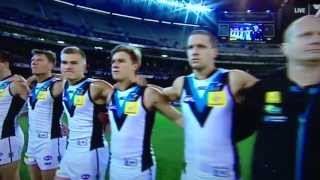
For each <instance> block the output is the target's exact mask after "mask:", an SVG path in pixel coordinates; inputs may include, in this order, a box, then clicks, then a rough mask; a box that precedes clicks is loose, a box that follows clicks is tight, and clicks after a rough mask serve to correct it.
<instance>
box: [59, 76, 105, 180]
mask: <svg viewBox="0 0 320 180" xmlns="http://www.w3.org/2000/svg"><path fill="white" fill-rule="evenodd" d="M93 81H94V80H93V79H87V78H84V79H82V80H80V81H79V82H78V83H76V84H73V85H71V84H69V83H68V82H66V83H65V87H64V92H63V106H64V109H65V112H66V114H67V117H68V127H69V136H68V147H67V151H66V153H65V155H64V157H63V158H62V161H61V164H60V169H59V170H58V172H57V175H58V176H59V177H67V178H70V179H72V180H73V179H77V180H78V179H104V178H105V171H106V168H107V165H108V159H109V158H108V156H109V152H108V147H107V143H106V141H105V139H104V136H103V123H102V122H101V121H100V119H99V115H101V113H106V108H105V107H106V105H105V104H103V105H98V104H95V103H94V102H93V101H92V99H91V96H90V84H91V83H92V82H93Z"/></svg>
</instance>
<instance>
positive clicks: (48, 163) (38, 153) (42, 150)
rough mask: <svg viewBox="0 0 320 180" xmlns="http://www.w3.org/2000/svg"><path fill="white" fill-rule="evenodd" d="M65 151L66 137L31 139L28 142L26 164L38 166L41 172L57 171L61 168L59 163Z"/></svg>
mask: <svg viewBox="0 0 320 180" xmlns="http://www.w3.org/2000/svg"><path fill="white" fill-rule="evenodd" d="M29 139H30V138H29ZM65 151H66V137H62V138H55V139H40V138H38V139H31V140H30V141H29V142H28V148H27V152H26V155H25V158H24V162H25V163H26V164H27V165H37V166H38V167H39V168H40V170H50V169H56V168H58V167H59V163H60V161H61V159H62V157H63V154H64V153H65Z"/></svg>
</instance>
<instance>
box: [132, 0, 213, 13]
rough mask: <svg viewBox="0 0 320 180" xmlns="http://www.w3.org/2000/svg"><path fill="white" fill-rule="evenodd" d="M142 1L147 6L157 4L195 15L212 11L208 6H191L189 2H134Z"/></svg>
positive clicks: (177, 0) (165, 0) (159, 0)
mask: <svg viewBox="0 0 320 180" xmlns="http://www.w3.org/2000/svg"><path fill="white" fill-rule="evenodd" d="M136 1H140V2H141V1H144V2H146V3H148V4H152V3H153V4H158V5H162V6H168V7H172V8H177V9H181V10H187V11H191V12H195V13H208V12H210V11H212V9H211V8H209V7H208V6H205V5H203V3H197V4H193V3H191V2H186V1H179V0H136Z"/></svg>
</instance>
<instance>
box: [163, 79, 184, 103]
mask: <svg viewBox="0 0 320 180" xmlns="http://www.w3.org/2000/svg"><path fill="white" fill-rule="evenodd" d="M183 82H184V76H180V77H178V78H177V79H175V80H174V82H173V84H172V86H171V87H167V88H164V89H163V93H164V95H165V96H167V97H168V98H169V99H170V101H176V100H179V99H180V96H181V92H182V89H183Z"/></svg>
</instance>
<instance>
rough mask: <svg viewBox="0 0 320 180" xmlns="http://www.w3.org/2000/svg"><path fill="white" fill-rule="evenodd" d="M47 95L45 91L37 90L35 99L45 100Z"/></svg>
mask: <svg viewBox="0 0 320 180" xmlns="http://www.w3.org/2000/svg"><path fill="white" fill-rule="evenodd" d="M47 97H48V93H47V91H39V93H38V95H37V99H38V100H45V99H47Z"/></svg>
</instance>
